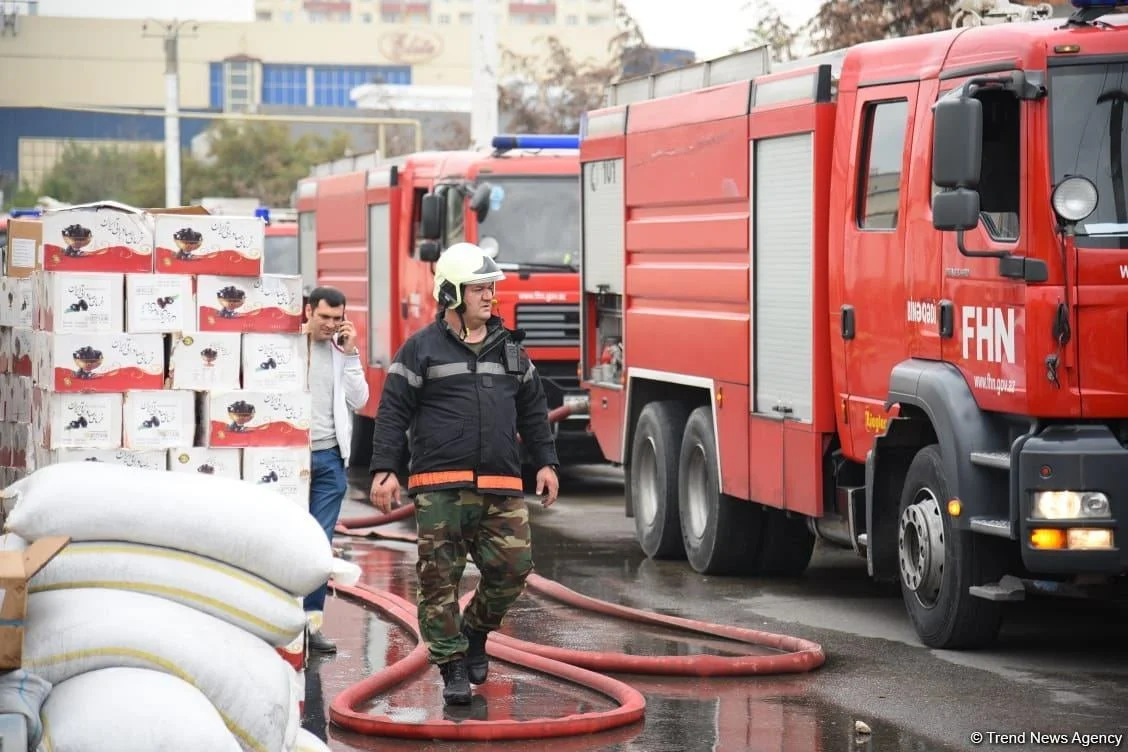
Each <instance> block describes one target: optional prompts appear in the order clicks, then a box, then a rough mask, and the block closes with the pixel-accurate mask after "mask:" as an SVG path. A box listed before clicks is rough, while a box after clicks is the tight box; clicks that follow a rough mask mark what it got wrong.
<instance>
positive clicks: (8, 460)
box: [0, 422, 19, 467]
mask: <svg viewBox="0 0 1128 752" xmlns="http://www.w3.org/2000/svg"><path fill="white" fill-rule="evenodd" d="M18 425H19V423H3V422H0V467H11V466H12V451H13V450H14V444H15V442H16V437H15V431H14V427H15V426H18Z"/></svg>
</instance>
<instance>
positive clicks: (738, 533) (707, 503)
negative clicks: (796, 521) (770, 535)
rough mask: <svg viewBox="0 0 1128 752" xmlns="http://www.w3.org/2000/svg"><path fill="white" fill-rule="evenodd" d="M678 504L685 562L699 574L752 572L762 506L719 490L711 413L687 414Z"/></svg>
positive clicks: (758, 539) (707, 411)
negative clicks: (686, 560)
mask: <svg viewBox="0 0 1128 752" xmlns="http://www.w3.org/2000/svg"><path fill="white" fill-rule="evenodd" d="M678 505H679V509H680V516H681V528H682V539H683V540H684V542H685V552H686V558H688V559H689V565H690V566H691V567H693V568H694V570H696V571H698V572H700V573H701V574H734V573H736V572H738V571H750V570H751V569H752V567H753V566H754V564H755V559H756V549H757V548H759V545H760V537H761V530H762V520H763V509H762V508H761V507H760V506H759V505H758V504H754V503H752V502H748V501H740V500H739V499H734V498H733V497H731V496H728V495H726V494H722V493H721V479H720V477H718V474H717V445H716V442H715V441H714V439H713V413H712V411H711V410H710V409H709V407H699V408H697V409H696V410H694V411H693V413H691V414H690V416H689V421H688V422H686V424H685V435H684V436H683V437H682V445H681V454H680V457H679V459H678Z"/></svg>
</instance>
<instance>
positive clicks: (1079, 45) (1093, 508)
mask: <svg viewBox="0 0 1128 752" xmlns="http://www.w3.org/2000/svg"><path fill="white" fill-rule="evenodd" d="M1074 5H1075V6H1078V9H1077V11H1076V13H1075V15H1074V16H1073V17H1072V18H1070V19H1068V20H1065V19H1058V20H1043V21H1036V22H1026V23H1009V24H1000V25H983V26H977V27H974V28H961V29H953V30H951V31H947V32H940V33H935V34H927V35H921V36H915V37H910V38H904V39H893V40H886V41H880V42H874V43H869V44H864V45H858V46H856V47H853V48H850V49H848V50H844V51H839V52H836V53H831V54H829V55H823V56H818V57H812V58H808V59H806V60H800V61H797V62H794V63H789V64H786V65H784V66H777V67H776V68H775V69H774V70H770V66H769V56H768V52H767V51H766V50H764V49H759V50H752V51H749V52H746V53H740V54H736V55H732V56H729V57H726V58H722V59H720V60H716V61H712V62H706V63H700V64H697V65H693V66H689V67H686V68H681V69H678V70H675V71H672V72H668V73H662V74H658V75H656V76H652V77H648V78H643V79H637V80H632V81H625V82H622V83H620V84H618V85H616V86H614V87H612V88H611V89H610V90H609V92H608V102H607V104H606V106H605V107H603V108H601V109H599V110H596V111H593V112H591V113H588V116H587V117H586V119H585V124H584V128H583V134H582V139H583V140H582V143H581V166H582V180H583V197H582V202H583V205H582V218H583V219H582V227H583V229H582V237H583V262H582V265H581V266H582V270H583V271H582V288H583V295H584V299H583V305H582V314H581V324H582V330H583V341H582V364H583V373H584V386H585V387H586V388H587V389H588V391H589V394H590V399H591V424H592V427H593V430H594V432H595V434H596V436H597V438H598V440H599V443H600V445H601V447H602V448H603V451H604V454H605V455H606V457H607V458H608V459H609V460H611V461H613V462H617V463H622V464H623V465H625V466H626V469H627V472H626V476H627V513H628V515H633V517H634V519H635V524H636V530H637V537H638V540H639V542H640V544H641V547H642V549H643V550H644V551H645V553H646V554H647V555H649V556H651V557H655V558H676V557H685V558H687V559H688V560H689V563H690V565H691V566H692V567H693V568H694V569H695V570H697V571H698V572H702V573H709V574H714V573H717V574H719V573H748V574H797V573H800V572H802V571H804V570H805V568H806V567H807V565H808V562H809V559H810V556H811V553H812V547H813V544H814V541H815V539H816V537H817V538H822V539H823V540H825V541H828V542H830V543H833V544H838V545H841V546H844V547H847V548H852V549H853V550H855V551H856V552H857V553H858V554H859V555H861V556H864V557H865V559H866V562H867V564H868V569H869V573H870V575H871V576H872V577H874V578H876V579H878V580H887V581H891V582H892V581H897V580H899V581H900V587H901V591H902V593H903V596H904V602H905V606H906V610H907V611H908V614H909V617H910V619H911V621H912V623H913V625H914V627H915V628H916V631H917V634H918V635H919V638H920V639H921V641H922V642H924V643H925V644H926V645H929V646H932V647H940V648H961V647H972V646H976V645H981V644H984V643H987V642H989V641H991V640H993V639H994V637H995V636H996V634H997V630H998V628H999V625H1000V623H1001V617H1002V610H1003V608H1004V604H1005V602H1007V601H1012V600H1019V599H1022V598H1023V597H1024V596H1025V594H1026V593H1027V592H1028V591H1032V590H1038V591H1046V592H1062V591H1067V590H1076V591H1081V592H1085V591H1086V589H1087V588H1088V586H1091V585H1100V586H1102V587H1103V588H1112V589H1113V590H1114V591H1115V592H1119V591H1120V589H1121V588H1123V586H1124V585H1125V583H1126V577H1125V573H1126V571H1128V548H1126V547H1125V546H1124V541H1123V540H1122V536H1124V535H1125V534H1126V533H1128V530H1126V528H1125V518H1126V517H1128V491H1126V488H1128V485H1126V483H1125V480H1124V472H1125V468H1128V450H1126V449H1125V446H1126V444H1128V420H1125V418H1128V348H1126V347H1125V342H1126V340H1128V289H1126V288H1125V284H1128V282H1126V280H1128V208H1126V207H1128V201H1126V200H1125V195H1126V190H1125V177H1124V174H1123V173H1125V172H1126V171H1128V170H1126V169H1125V151H1124V143H1123V142H1124V139H1125V131H1124V122H1125V121H1124V115H1125V112H1124V105H1125V102H1128V93H1126V88H1128V87H1126V86H1125V84H1123V83H1122V82H1123V80H1124V79H1125V78H1128V54H1125V51H1126V50H1128V19H1126V18H1125V17H1124V16H1117V15H1110V16H1107V17H1103V18H1102V16H1104V14H1105V13H1107V12H1108V11H1109V10H1111V8H1110V7H1109V4H1107V3H1106V4H1098V3H1084V2H1080V1H1079V0H1075V2H1074ZM1081 6H1084V7H1081ZM1098 6H1099V7H1098ZM1098 19H1099V20H1098ZM1088 592H1089V593H1090V594H1091V593H1092V591H1091V590H1089V591H1088ZM1098 592H1101V591H1098Z"/></svg>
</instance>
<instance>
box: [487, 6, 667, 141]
mask: <svg viewBox="0 0 1128 752" xmlns="http://www.w3.org/2000/svg"><path fill="white" fill-rule="evenodd" d="M615 15H616V18H615V23H616V26H617V27H618V33H617V34H616V35H615V36H614V37H612V39H611V41H610V43H609V44H608V59H607V60H605V61H598V60H591V59H586V60H577V59H576V58H574V57H573V56H572V53H571V51H570V50H569V49H568V48H567V47H565V46H564V44H563V43H562V42H561V41H560V40H559V39H557V38H556V37H548V38H547V39H544V40H543V47H544V50H545V52H544V53H542V54H530V55H523V54H518V53H515V52H513V51H512V50H509V49H507V48H503V49H502V68H503V69H505V70H507V71H509V72H510V74H511V76H510V78H509V79H508V80H506V81H505V82H504V83H503V84H502V85H501V86H499V87H498V109H499V110H500V112H501V113H502V115H503V117H507V118H508V127H509V128H510V129H512V130H515V131H520V132H522V133H576V132H577V131H578V130H579V124H580V117H581V116H582V115H583V113H585V112H587V111H588V110H594V109H597V108H599V107H600V106H602V104H603V92H604V89H605V88H606V87H607V85H608V84H610V83H612V82H613V81H615V80H616V79H618V78H619V76H620V75H621V73H622V70H623V64H624V61H625V60H626V59H627V58H628V57H629V58H630V60H631V62H632V65H633V66H634V67H635V68H636V69H637V68H640V67H641V69H642V70H644V71H650V72H653V71H655V70H657V69H658V67H659V63H658V56H657V53H656V52H655V51H654V50H652V49H651V48H650V46H649V45H648V44H647V43H646V39H645V38H644V37H643V34H642V30H641V29H640V28H639V26H638V23H637V22H636V21H635V20H634V18H633V17H632V16H631V15H630V13H628V12H627V10H626V8H624V7H623V5H622V3H618V4H616V8H615Z"/></svg>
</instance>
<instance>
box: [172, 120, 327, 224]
mask: <svg viewBox="0 0 1128 752" xmlns="http://www.w3.org/2000/svg"><path fill="white" fill-rule="evenodd" d="M207 133H208V137H209V143H208V153H207V157H206V158H205V159H204V160H203V162H202V163H201V162H199V161H197V160H194V159H187V160H183V162H184V164H183V166H182V173H183V174H182V184H183V188H182V191H181V192H182V194H183V195H184V196H185V199H186V200H192V199H193V198H200V197H203V196H245V197H253V198H257V199H259V200H260V201H262V202H263V203H264V204H266V205H268V206H289V204H290V195H291V194H292V193H293V191H294V187H295V186H296V185H297V183H298V180H299V179H300V178H303V177H305V176H306V175H308V174H309V168H310V167H311V166H312V165H315V164H320V163H322V162H328V161H330V160H334V159H340V158H341V157H343V156H345V155H346V154H347V153H348V149H349V138H348V135H347V134H344V133H340V132H338V133H335V134H334V135H333V136H332V137H331V138H328V139H326V138H323V137H321V136H315V135H309V134H305V135H302V136H299V137H297V138H293V137H292V136H291V134H290V130H289V128H287V126H285V125H283V124H281V123H271V122H245V123H235V122H227V121H220V122H218V123H214V124H213V125H212V126H211V127H210V128H209V129H208V131H207Z"/></svg>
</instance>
